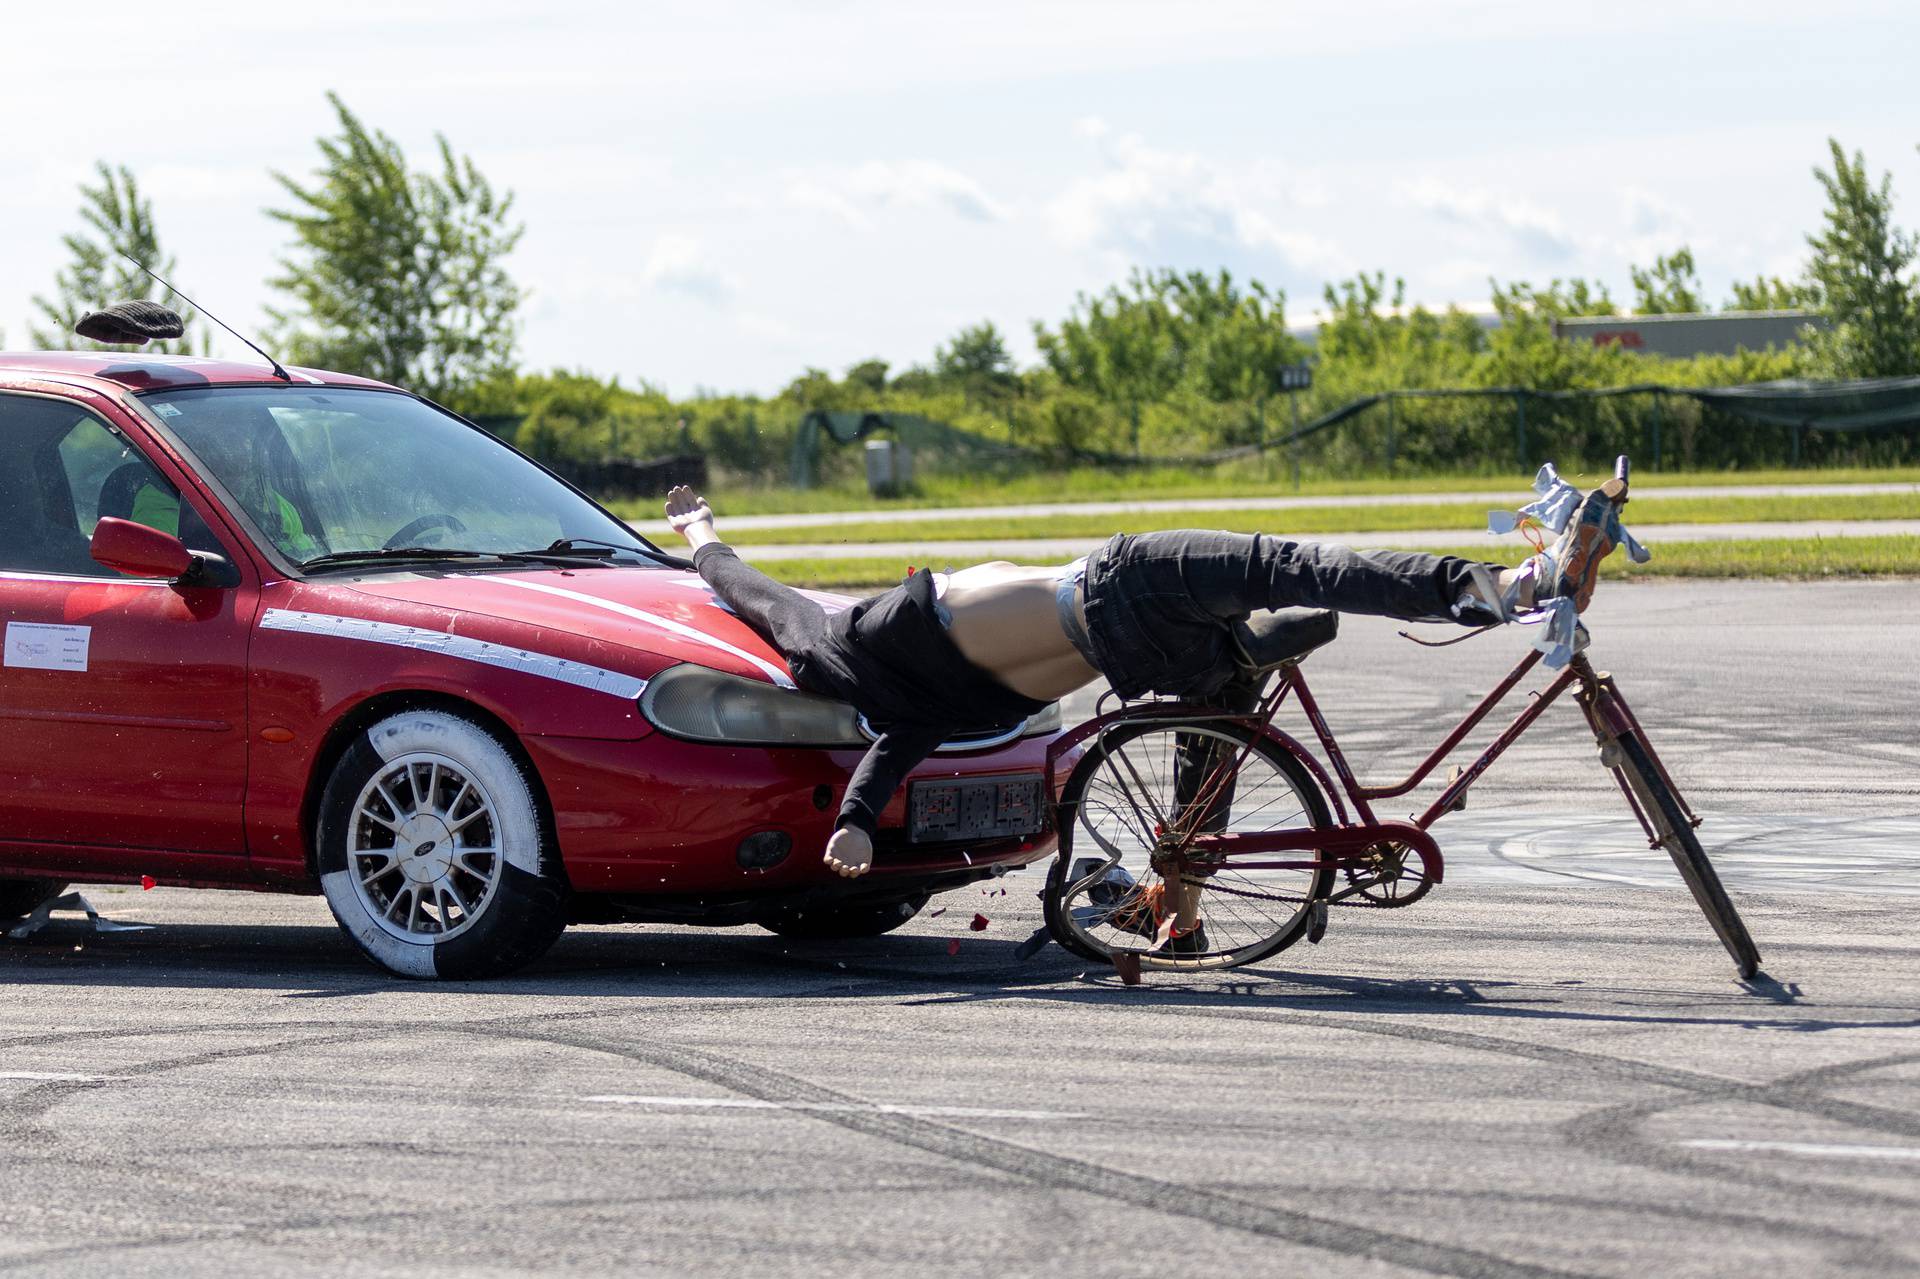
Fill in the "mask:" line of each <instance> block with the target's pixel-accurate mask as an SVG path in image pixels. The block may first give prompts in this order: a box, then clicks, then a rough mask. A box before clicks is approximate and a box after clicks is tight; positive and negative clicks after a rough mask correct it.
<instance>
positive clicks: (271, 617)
mask: <svg viewBox="0 0 1920 1279" xmlns="http://www.w3.org/2000/svg"><path fill="white" fill-rule="evenodd" d="M260 627H261V629H262V630H269V631H298V632H300V633H302V634H305V635H331V636H334V637H335V638H336V639H350V640H360V641H361V642H362V643H366V644H387V645H391V646H393V647H395V648H417V649H419V650H420V651H422V652H425V653H439V654H440V655H441V656H443V657H457V658H459V659H460V660H462V661H467V662H479V663H481V664H482V665H485V666H497V667H499V668H500V669H501V670H507V671H518V672H520V673H521V674H523V675H537V676H539V677H540V678H541V679H551V680H558V681H560V682H561V683H562V684H572V685H574V686H575V687H576V688H584V689H587V690H588V691H589V692H594V693H607V694H610V695H612V696H614V697H618V698H623V699H625V700H628V701H631V700H632V699H634V698H636V697H638V696H640V694H641V693H642V692H643V691H644V690H645V689H646V687H647V681H645V680H643V679H641V678H639V677H638V676H634V675H622V674H621V673H620V672H619V671H608V670H602V669H601V668H600V667H598V666H588V665H587V664H586V663H584V662H570V661H568V660H567V659H566V658H564V657H554V656H553V655H551V654H549V653H533V652H529V651H527V650H526V649H524V648H509V647H508V646H507V645H505V644H489V643H488V642H487V641H485V640H477V639H469V638H468V637H467V636H465V635H449V634H447V632H445V631H429V630H425V629H423V628H422V627H418V626H401V625H399V624H398V623H395V622H375V621H372V620H370V619H368V618H364V617H339V616H336V615H335V614H332V613H299V612H295V611H293V610H292V609H285V608H270V609H268V610H267V611H266V613H265V614H264V615H262V616H261V618H260Z"/></svg>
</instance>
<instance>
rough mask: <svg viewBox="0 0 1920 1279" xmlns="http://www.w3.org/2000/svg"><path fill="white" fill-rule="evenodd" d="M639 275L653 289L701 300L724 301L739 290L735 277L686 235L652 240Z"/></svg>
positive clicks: (698, 243) (665, 236) (667, 236)
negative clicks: (717, 264) (649, 250)
mask: <svg viewBox="0 0 1920 1279" xmlns="http://www.w3.org/2000/svg"><path fill="white" fill-rule="evenodd" d="M641 277H642V278H643V279H645V280H646V282H647V283H648V284H650V285H652V286H653V287H654V288H656V289H667V290H671V291H672V292H675V293H684V294H686V295H687V296H689V297H694V298H698V299H700V300H701V301H703V302H714V303H719V302H725V301H727V300H728V299H729V298H731V297H733V295H734V294H736V293H738V292H739V291H740V285H739V282H738V281H737V280H735V279H734V278H733V277H732V276H731V275H729V274H728V273H727V272H725V271H723V270H721V269H720V268H719V267H717V266H715V265H714V264H713V263H712V262H711V261H709V260H708V258H707V254H706V250H705V248H704V247H703V246H702V245H701V243H700V241H698V240H696V239H694V238H692V237H691V236H685V235H663V236H661V237H660V238H659V239H657V240H655V241H654V242H653V251H652V252H650V253H649V254H647V264H646V266H645V267H644V268H643V269H642V271H641Z"/></svg>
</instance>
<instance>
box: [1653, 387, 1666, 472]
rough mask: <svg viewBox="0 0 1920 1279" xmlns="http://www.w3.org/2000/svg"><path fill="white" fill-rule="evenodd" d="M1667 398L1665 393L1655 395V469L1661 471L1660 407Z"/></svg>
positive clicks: (1656, 392) (1659, 392)
mask: <svg viewBox="0 0 1920 1279" xmlns="http://www.w3.org/2000/svg"><path fill="white" fill-rule="evenodd" d="M1666 398H1667V395H1666V392H1665V391H1655V392H1654V393H1653V469H1654V470H1656V471H1657V470H1659V469H1660V405H1661V403H1662V402H1663V401H1665V399H1666Z"/></svg>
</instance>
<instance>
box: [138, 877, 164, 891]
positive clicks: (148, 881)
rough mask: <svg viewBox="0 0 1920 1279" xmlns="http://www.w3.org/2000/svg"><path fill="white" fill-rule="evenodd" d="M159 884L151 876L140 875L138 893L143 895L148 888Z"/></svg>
mask: <svg viewBox="0 0 1920 1279" xmlns="http://www.w3.org/2000/svg"><path fill="white" fill-rule="evenodd" d="M159 882H160V881H159V880H157V879H155V878H154V877H153V876H151V875H142V876H141V877H140V891H141V892H143V893H144V892H146V891H147V890H148V889H149V888H152V887H153V886H154V885H155V884H157V883H159Z"/></svg>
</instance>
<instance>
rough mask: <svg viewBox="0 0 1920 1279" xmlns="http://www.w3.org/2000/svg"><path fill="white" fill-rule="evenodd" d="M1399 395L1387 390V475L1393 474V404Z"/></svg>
mask: <svg viewBox="0 0 1920 1279" xmlns="http://www.w3.org/2000/svg"><path fill="white" fill-rule="evenodd" d="M1397 399H1398V397H1396V396H1395V395H1394V393H1393V392H1392V391H1388V392H1387V475H1388V476H1389V477H1391V476H1392V475H1393V453H1394V447H1393V443H1394V441H1393V406H1394V404H1395V403H1396V402H1397Z"/></svg>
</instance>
